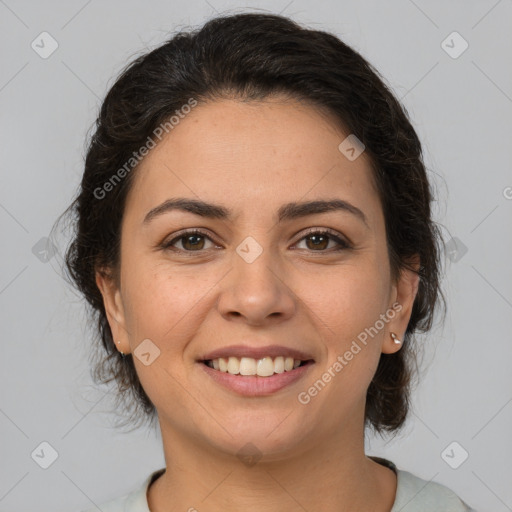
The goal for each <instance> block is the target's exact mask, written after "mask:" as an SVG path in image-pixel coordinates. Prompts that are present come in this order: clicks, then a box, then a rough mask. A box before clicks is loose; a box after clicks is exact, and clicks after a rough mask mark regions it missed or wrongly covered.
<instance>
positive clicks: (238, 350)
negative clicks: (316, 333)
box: [201, 345, 313, 361]
mask: <svg viewBox="0 0 512 512" xmlns="http://www.w3.org/2000/svg"><path fill="white" fill-rule="evenodd" d="M230 356H233V357H238V358H242V357H252V358H253V359H262V358H263V357H278V356H283V357H293V359H300V360H301V361H308V360H309V359H313V357H312V356H311V355H310V354H307V353H306V352H303V351H301V350H297V349H296V348H290V347H284V346H282V345H266V346H264V347H254V346H252V347H251V346H248V345H232V346H230V347H223V348H219V349H216V350H213V351H212V352H209V353H208V354H206V355H205V356H204V357H203V358H202V359H201V360H202V361H209V360H212V359H219V358H220V357H224V358H228V357H230Z"/></svg>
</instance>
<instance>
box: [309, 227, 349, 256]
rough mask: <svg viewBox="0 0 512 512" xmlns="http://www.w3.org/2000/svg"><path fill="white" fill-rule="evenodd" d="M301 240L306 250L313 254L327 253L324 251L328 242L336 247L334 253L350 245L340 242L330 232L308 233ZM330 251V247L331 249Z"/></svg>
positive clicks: (327, 246)
mask: <svg viewBox="0 0 512 512" xmlns="http://www.w3.org/2000/svg"><path fill="white" fill-rule="evenodd" d="M302 240H306V248H307V249H308V250H311V251H315V252H327V251H325V250H326V249H328V248H329V243H330V242H335V247H336V245H337V246H338V249H335V250H336V251H340V250H343V249H348V248H349V247H350V245H349V244H348V243H347V242H345V241H344V240H342V239H341V238H340V237H338V236H336V235H335V234H333V233H331V232H330V231H325V230H324V231H310V232H309V233H308V234H307V235H306V236H304V237H303V238H302V239H301V241H302ZM331 249H332V247H331Z"/></svg>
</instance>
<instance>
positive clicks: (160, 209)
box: [143, 198, 369, 228]
mask: <svg viewBox="0 0 512 512" xmlns="http://www.w3.org/2000/svg"><path fill="white" fill-rule="evenodd" d="M174 210H178V211H183V212H189V213H193V214H195V215H198V216H200V217H205V218H210V219H221V220H231V219H232V218H233V213H232V212H231V211H230V210H229V209H228V208H225V207H224V206H221V205H216V204H213V203H206V202H204V201H201V200H198V199H188V198H172V199H167V200H166V201H164V202H163V203H162V204H160V205H158V206H156V207H155V208H153V209H151V210H150V211H149V212H148V213H147V214H146V216H145V217H144V221H143V223H144V224H147V223H149V222H150V221H152V220H153V219H155V218H156V217H159V216H160V215H163V214H164V213H167V212H170V211H174ZM332 211H344V212H347V213H350V214H352V215H354V216H355V217H357V218H358V219H359V220H361V221H362V222H363V223H364V224H365V225H366V227H367V228H369V225H368V220H367V218H366V216H365V214H364V213H363V212H362V211H361V210H360V209H359V208H357V207H356V206H354V205H353V204H351V203H349V202H348V201H344V200H342V199H331V200H316V201H306V202H292V203H287V204H285V205H283V206H281V207H280V208H279V210H278V212H277V218H278V222H285V221H290V220H294V219H299V218H302V217H307V216H308V215H315V214H319V213H326V212H332Z"/></svg>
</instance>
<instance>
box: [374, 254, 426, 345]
mask: <svg viewBox="0 0 512 512" xmlns="http://www.w3.org/2000/svg"><path fill="white" fill-rule="evenodd" d="M409 266H410V267H412V268H413V269H414V270H415V272H414V271H413V270H410V269H405V268H404V269H402V271H401V272H400V276H399V278H398V280H397V282H396V283H395V284H394V285H393V286H392V293H391V297H392V298H393V300H392V301H391V303H390V305H389V308H390V309H391V310H393V311H395V315H394V317H393V318H392V319H390V321H389V322H388V324H387V332H386V334H385V338H384V341H383V343H382V353H384V354H394V353H395V352H397V351H398V350H400V348H401V347H402V345H401V344H397V343H395V341H394V340H393V338H392V337H391V333H394V334H395V335H396V337H397V338H398V339H399V340H400V341H403V337H404V335H405V331H406V329H407V325H408V324H409V320H410V318H411V314H412V308H413V305H414V299H415V298H416V294H417V293H418V286H419V283H420V278H419V275H418V274H417V272H418V271H419V268H420V258H419V256H418V255H415V256H414V257H413V258H412V259H411V260H409Z"/></svg>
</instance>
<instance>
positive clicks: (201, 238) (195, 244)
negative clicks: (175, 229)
mask: <svg viewBox="0 0 512 512" xmlns="http://www.w3.org/2000/svg"><path fill="white" fill-rule="evenodd" d="M206 240H209V241H210V242H211V241H212V240H211V239H210V237H209V236H207V235H206V233H204V232H203V231H199V230H193V231H186V232H184V233H182V234H181V235H180V236H177V237H175V238H173V239H172V240H171V241H170V242H167V243H165V244H164V246H163V247H164V248H165V249H172V248H175V249H177V250H178V251H185V252H199V251H202V250H205V241H206ZM178 243H181V247H179V246H178V247H174V246H175V245H176V244H178ZM206 249H208V247H207V248H206Z"/></svg>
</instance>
